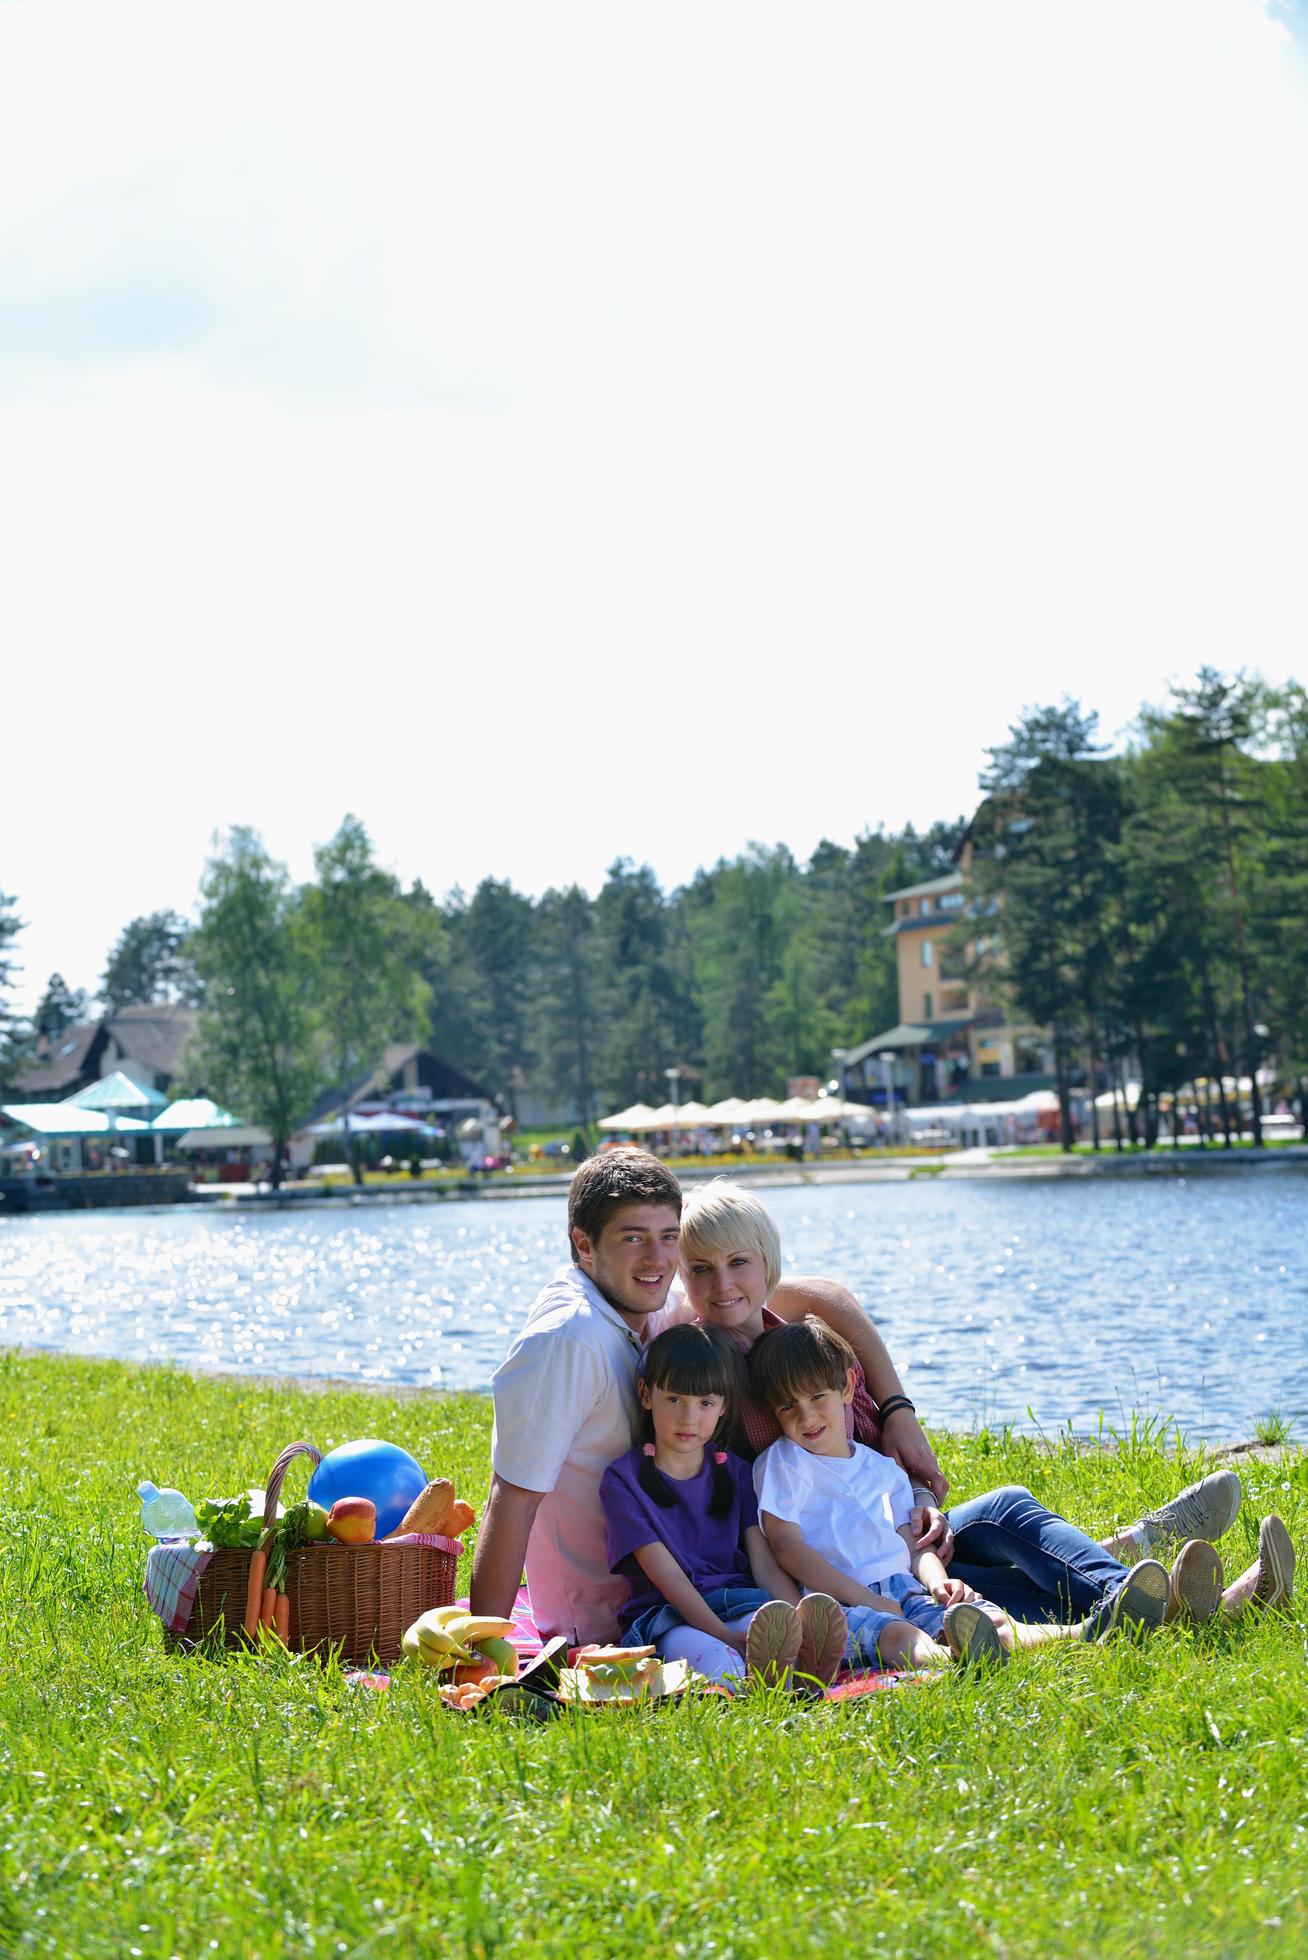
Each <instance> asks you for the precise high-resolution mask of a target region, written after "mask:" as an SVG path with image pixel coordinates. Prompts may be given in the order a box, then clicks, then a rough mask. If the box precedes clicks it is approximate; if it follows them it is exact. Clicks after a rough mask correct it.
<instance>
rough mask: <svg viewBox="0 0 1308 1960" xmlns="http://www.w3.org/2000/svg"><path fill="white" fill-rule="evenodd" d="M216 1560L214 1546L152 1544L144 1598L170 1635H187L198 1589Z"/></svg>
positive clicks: (148, 1555) (148, 1559)
mask: <svg viewBox="0 0 1308 1960" xmlns="http://www.w3.org/2000/svg"><path fill="white" fill-rule="evenodd" d="M212 1557H213V1546H212V1545H208V1544H204V1543H201V1544H199V1545H151V1547H150V1549H149V1551H148V1552H147V1553H146V1555H145V1596H146V1598H147V1599H148V1600H149V1602H150V1604H151V1606H152V1607H153V1608H154V1610H155V1612H156V1613H157V1614H158V1615H159V1618H160V1619H161V1620H162V1621H163V1623H164V1625H165V1626H166V1627H167V1629H168V1631H169V1633H185V1632H186V1628H187V1624H188V1622H189V1621H190V1618H191V1608H192V1606H194V1604H195V1589H196V1587H197V1586H198V1585H199V1583H200V1578H201V1575H202V1574H203V1572H204V1570H205V1568H206V1567H207V1565H208V1563H209V1560H210V1559H211V1558H212Z"/></svg>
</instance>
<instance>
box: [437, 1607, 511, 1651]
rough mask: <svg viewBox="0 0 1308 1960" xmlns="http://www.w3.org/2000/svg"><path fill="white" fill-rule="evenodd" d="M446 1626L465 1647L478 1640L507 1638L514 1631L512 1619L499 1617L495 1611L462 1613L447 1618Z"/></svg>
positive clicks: (446, 1629) (447, 1630) (448, 1631)
mask: <svg viewBox="0 0 1308 1960" xmlns="http://www.w3.org/2000/svg"><path fill="white" fill-rule="evenodd" d="M444 1626H445V1631H446V1632H447V1633H452V1634H453V1635H454V1638H455V1639H456V1640H461V1641H462V1642H463V1644H464V1646H465V1647H467V1646H471V1645H472V1644H473V1643H474V1642H476V1641H478V1640H506V1639H507V1638H508V1636H509V1635H510V1634H511V1633H512V1631H513V1622H512V1620H501V1619H497V1618H496V1616H495V1615H494V1614H493V1613H461V1614H459V1615H458V1616H457V1617H454V1616H452V1617H451V1618H450V1619H448V1620H446V1621H445V1622H444Z"/></svg>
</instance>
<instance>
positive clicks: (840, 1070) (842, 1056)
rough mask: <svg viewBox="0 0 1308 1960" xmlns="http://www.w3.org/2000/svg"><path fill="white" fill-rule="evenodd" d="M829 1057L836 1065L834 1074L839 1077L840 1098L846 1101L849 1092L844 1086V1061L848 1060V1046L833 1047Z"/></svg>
mask: <svg viewBox="0 0 1308 1960" xmlns="http://www.w3.org/2000/svg"><path fill="white" fill-rule="evenodd" d="M831 1059H832V1061H833V1062H834V1063H835V1065H836V1074H837V1075H838V1076H839V1077H840V1100H841V1102H848V1101H849V1092H848V1090H847V1089H846V1087H845V1063H846V1062H847V1061H848V1060H849V1050H848V1048H833V1049H832V1050H831Z"/></svg>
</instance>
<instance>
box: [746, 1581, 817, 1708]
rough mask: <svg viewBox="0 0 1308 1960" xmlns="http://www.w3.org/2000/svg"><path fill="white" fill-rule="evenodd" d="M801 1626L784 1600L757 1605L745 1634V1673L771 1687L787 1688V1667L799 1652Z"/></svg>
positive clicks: (796, 1616)
mask: <svg viewBox="0 0 1308 1960" xmlns="http://www.w3.org/2000/svg"><path fill="white" fill-rule="evenodd" d="M803 1638H804V1629H803V1627H802V1626H801V1625H800V1621H799V1614H798V1613H797V1612H796V1611H795V1609H794V1607H793V1606H788V1605H787V1604H786V1602H785V1600H784V1599H770V1600H769V1601H768V1603H767V1605H766V1606H760V1607H759V1609H758V1612H757V1613H756V1614H755V1615H754V1617H753V1619H752V1620H751V1621H750V1623H749V1632H748V1633H747V1634H746V1636H745V1672H746V1674H748V1675H754V1676H757V1677H758V1678H759V1679H760V1680H762V1681H766V1682H767V1683H768V1684H769V1686H772V1687H788V1686H789V1684H790V1670H791V1668H792V1667H793V1666H794V1664H795V1656H796V1655H797V1654H798V1653H799V1646H800V1642H801V1640H802V1639H803Z"/></svg>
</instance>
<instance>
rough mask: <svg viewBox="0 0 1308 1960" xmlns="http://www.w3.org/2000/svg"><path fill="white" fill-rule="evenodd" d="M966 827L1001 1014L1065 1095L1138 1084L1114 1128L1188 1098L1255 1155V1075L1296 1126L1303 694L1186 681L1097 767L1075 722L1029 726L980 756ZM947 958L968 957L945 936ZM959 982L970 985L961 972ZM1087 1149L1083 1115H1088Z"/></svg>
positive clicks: (1250, 681)
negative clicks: (1198, 1095)
mask: <svg viewBox="0 0 1308 1960" xmlns="http://www.w3.org/2000/svg"><path fill="white" fill-rule="evenodd" d="M981 788H982V791H983V795H984V800H983V801H982V803H981V806H980V808H979V810H978V812H977V814H976V817H975V819H974V821H973V824H972V826H971V832H970V843H971V846H972V854H973V855H972V865H971V873H970V879H971V884H972V887H973V892H974V897H975V901H976V903H977V905H979V906H980V907H981V908H983V909H989V907H990V905H991V903H992V902H993V904H994V906H995V909H996V911H997V912H998V913H1000V914H1002V934H1003V942H1004V953H1005V958H1004V966H1005V971H1006V978H1005V983H1004V987H1003V990H1002V991H1003V994H1004V998H1005V999H1006V1001H1007V1003H1008V1006H1009V1010H1010V1012H1013V1013H1015V1014H1018V1015H1020V1016H1023V1017H1025V1018H1027V1019H1029V1020H1031V1021H1033V1022H1035V1023H1037V1024H1038V1025H1040V1026H1041V1027H1044V1028H1048V1029H1049V1031H1050V1042H1051V1046H1052V1049H1053V1054H1054V1064H1055V1078H1056V1081H1057V1084H1058V1089H1059V1096H1060V1102H1061V1105H1062V1116H1063V1140H1064V1143H1065V1144H1068V1143H1069V1142H1070V1113H1069V1089H1070V1085H1071V1083H1072V1082H1073V1080H1074V1079H1081V1080H1085V1081H1088V1082H1090V1083H1094V1084H1100V1083H1102V1082H1103V1081H1104V1080H1105V1079H1106V1078H1107V1079H1116V1080H1117V1081H1121V1079H1122V1078H1123V1076H1124V1075H1125V1074H1126V1072H1127V1071H1128V1070H1129V1071H1130V1072H1131V1073H1132V1074H1133V1075H1135V1076H1137V1077H1138V1080H1139V1083H1140V1091H1139V1097H1138V1101H1137V1102H1136V1103H1135V1104H1134V1105H1133V1106H1130V1107H1129V1108H1127V1107H1126V1105H1125V1103H1124V1104H1123V1107H1124V1108H1125V1118H1124V1119H1123V1118H1122V1117H1121V1116H1115V1117H1114V1119H1113V1120H1114V1121H1115V1122H1117V1123H1118V1125H1119V1127H1120V1124H1121V1122H1122V1121H1123V1120H1125V1122H1126V1124H1127V1126H1128V1128H1129V1130H1130V1133H1131V1136H1132V1138H1133V1140H1138V1141H1141V1142H1144V1143H1146V1144H1153V1143H1154V1142H1155V1141H1156V1140H1157V1137H1158V1134H1159V1108H1160V1100H1161V1099H1162V1098H1164V1097H1166V1096H1167V1095H1169V1094H1172V1093H1174V1092H1176V1091H1177V1090H1180V1089H1182V1088H1184V1087H1187V1086H1188V1085H1194V1084H1196V1083H1198V1082H1203V1084H1204V1090H1203V1094H1202V1099H1201V1103H1200V1114H1201V1119H1202V1121H1203V1123H1204V1126H1205V1128H1206V1129H1207V1130H1209V1131H1212V1132H1216V1131H1218V1130H1220V1131H1221V1133H1222V1134H1223V1137H1224V1140H1225V1141H1226V1142H1228V1143H1229V1142H1230V1141H1231V1139H1232V1136H1233V1134H1234V1133H1235V1132H1236V1131H1238V1130H1239V1128H1240V1127H1241V1118H1240V1110H1239V1091H1238V1090H1237V1089H1236V1087H1235V1084H1236V1082H1237V1081H1238V1080H1239V1079H1241V1078H1247V1079H1248V1081H1249V1083H1250V1085H1251V1086H1250V1090H1249V1091H1248V1097H1249V1101H1250V1103H1251V1118H1252V1128H1253V1136H1254V1140H1255V1142H1261V1141H1262V1118H1263V1114H1264V1107H1263V1096H1262V1093H1261V1090H1260V1088H1259V1083H1258V1075H1259V1071H1260V1070H1265V1069H1267V1068H1269V1067H1270V1068H1272V1069H1274V1070H1275V1072H1276V1075H1277V1078H1278V1080H1279V1081H1280V1082H1281V1083H1282V1084H1283V1085H1284V1086H1285V1087H1286V1088H1287V1089H1289V1090H1291V1091H1292V1092H1293V1094H1294V1095H1295V1097H1296V1099H1297V1101H1298V1103H1299V1107H1300V1111H1301V1113H1302V1114H1303V1115H1304V1116H1305V1118H1306V1119H1308V693H1305V690H1304V689H1303V687H1302V686H1299V685H1297V684H1291V685H1290V686H1288V687H1284V688H1273V687H1270V686H1268V685H1267V683H1266V682H1264V681H1262V680H1260V679H1258V678H1256V677H1253V676H1250V675H1247V674H1237V675H1234V676H1232V675H1223V674H1220V673H1217V672H1216V671H1214V670H1213V669H1211V668H1204V669H1202V670H1201V671H1200V673H1199V675H1198V677H1197V678H1196V680H1195V681H1194V683H1193V684H1192V685H1189V686H1185V687H1178V688H1176V689H1174V690H1173V693H1172V696H1171V699H1170V701H1169V702H1168V704H1167V705H1166V706H1165V707H1164V708H1161V709H1147V710H1146V711H1145V712H1144V714H1143V715H1142V716H1141V719H1140V723H1139V726H1138V730H1137V735H1136V739H1135V741H1134V742H1133V743H1132V745H1131V746H1130V748H1129V749H1128V750H1127V752H1126V753H1125V754H1124V755H1119V756H1109V755H1105V754H1104V753H1103V751H1102V749H1101V748H1100V746H1099V744H1098V743H1097V741H1096V717H1095V715H1094V714H1093V713H1086V712H1084V711H1083V710H1082V709H1081V707H1080V706H1079V704H1077V703H1076V702H1072V701H1064V702H1063V703H1061V704H1060V705H1059V706H1057V707H1049V708H1043V709H1038V710H1035V711H1034V712H1032V713H1030V714H1028V715H1026V716H1024V717H1023V718H1022V720H1021V721H1019V722H1018V723H1017V724H1016V726H1015V727H1014V728H1013V729H1012V731H1011V734H1010V737H1009V740H1008V741H1007V742H1006V743H1004V744H1002V745H1001V746H999V747H997V748H995V749H992V750H991V751H990V766H989V768H988V769H987V770H986V772H985V773H984V774H983V776H982V779H981ZM957 938H958V946H959V950H960V952H962V953H963V954H964V956H966V955H967V953H968V952H969V951H970V949H971V947H972V946H973V945H974V944H975V940H974V937H973V934H972V933H970V932H969V931H968V929H967V927H966V926H960V927H959V928H958V929H957ZM974 970H975V968H974ZM1094 1122H1095V1139H1094V1140H1095V1142H1096V1144H1098V1143H1099V1141H1100V1137H1099V1127H1098V1125H1099V1117H1098V1113H1097V1112H1094Z"/></svg>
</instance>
